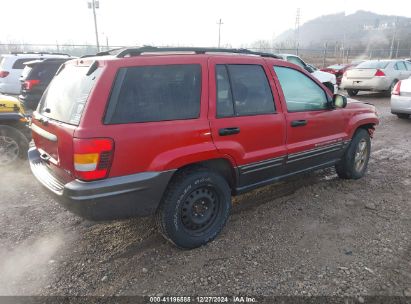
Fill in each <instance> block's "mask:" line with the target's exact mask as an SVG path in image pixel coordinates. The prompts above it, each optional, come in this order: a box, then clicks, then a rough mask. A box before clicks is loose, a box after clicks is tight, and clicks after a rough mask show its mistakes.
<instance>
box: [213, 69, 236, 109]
mask: <svg viewBox="0 0 411 304" xmlns="http://www.w3.org/2000/svg"><path fill="white" fill-rule="evenodd" d="M216 79H217V115H218V117H230V116H234V104H233V97H232V95H231V86H230V79H229V78H228V71H227V67H226V66H225V65H217V66H216Z"/></svg>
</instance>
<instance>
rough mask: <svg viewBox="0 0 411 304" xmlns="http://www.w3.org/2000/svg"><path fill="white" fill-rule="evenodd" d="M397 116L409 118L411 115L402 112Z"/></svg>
mask: <svg viewBox="0 0 411 304" xmlns="http://www.w3.org/2000/svg"><path fill="white" fill-rule="evenodd" d="M397 117H398V118H401V119H408V118H409V117H410V115H409V114H402V113H400V114H397Z"/></svg>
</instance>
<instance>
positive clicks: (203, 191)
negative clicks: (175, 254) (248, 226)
mask: <svg viewBox="0 0 411 304" xmlns="http://www.w3.org/2000/svg"><path fill="white" fill-rule="evenodd" d="M230 210H231V190H230V187H229V186H228V184H227V181H226V180H225V179H224V178H223V177H222V176H220V175H219V174H217V173H214V172H212V171H209V170H207V169H205V168H197V169H192V170H187V171H185V172H184V171H183V172H181V173H179V174H178V175H177V176H175V177H173V179H172V181H171V182H170V184H169V186H168V187H167V190H166V192H165V193H164V196H163V199H162V201H161V203H160V206H159V208H158V210H157V213H156V220H157V225H158V227H159V230H160V232H161V233H162V234H163V236H164V237H165V238H166V239H167V240H169V241H170V242H172V243H173V244H175V245H176V246H178V247H180V248H185V249H191V248H196V247H199V246H202V245H204V244H207V243H208V242H210V241H212V240H213V239H214V238H215V237H216V236H217V235H218V234H219V233H220V231H221V230H222V229H223V227H224V225H225V224H226V222H227V219H228V216H229V214H230Z"/></svg>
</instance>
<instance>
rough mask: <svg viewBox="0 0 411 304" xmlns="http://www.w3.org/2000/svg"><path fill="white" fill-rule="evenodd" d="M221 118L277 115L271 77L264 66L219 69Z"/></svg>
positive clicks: (221, 66)
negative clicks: (269, 81)
mask: <svg viewBox="0 0 411 304" xmlns="http://www.w3.org/2000/svg"><path fill="white" fill-rule="evenodd" d="M216 77H217V116H218V117H227V116H247V115H259V114H270V113H275V107H274V99H273V95H272V93H271V88H270V85H269V83H268V79H267V76H266V74H265V71H264V69H263V67H262V66H260V65H237V64H233V65H217V66H216Z"/></svg>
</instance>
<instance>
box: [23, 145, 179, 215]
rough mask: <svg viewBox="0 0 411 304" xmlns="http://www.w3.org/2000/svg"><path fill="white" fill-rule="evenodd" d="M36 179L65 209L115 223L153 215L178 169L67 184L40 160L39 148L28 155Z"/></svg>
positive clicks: (76, 181) (69, 182) (74, 181)
mask: <svg viewBox="0 0 411 304" xmlns="http://www.w3.org/2000/svg"><path fill="white" fill-rule="evenodd" d="M28 157H29V161H30V167H31V170H32V172H33V174H34V176H35V177H36V178H37V180H38V181H39V182H40V183H41V184H42V185H43V186H44V187H45V188H46V189H47V190H49V192H51V193H52V194H53V195H54V197H56V198H57V200H58V202H59V203H60V204H61V205H63V206H64V207H65V208H66V209H68V210H70V211H72V212H73V213H75V214H77V215H80V216H81V217H83V218H86V219H90V220H113V219H123V218H130V217H135V216H147V215H151V214H153V213H154V212H155V211H156V209H157V207H158V205H159V203H160V200H161V198H162V196H163V193H164V191H165V189H166V187H167V184H168V182H169V181H170V179H171V176H172V175H173V173H174V172H175V170H170V171H163V172H144V173H138V174H132V175H126V176H121V177H113V178H107V179H104V180H99V181H92V182H83V181H79V180H72V181H68V182H64V181H62V180H61V179H59V178H57V177H56V176H55V175H53V173H52V172H51V170H50V169H49V167H48V166H47V165H46V164H45V163H44V161H42V160H41V158H40V154H39V152H38V151H37V149H36V148H31V149H30V150H29V152H28Z"/></svg>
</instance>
